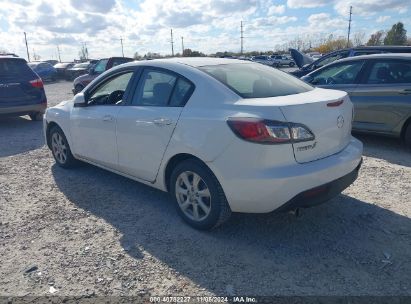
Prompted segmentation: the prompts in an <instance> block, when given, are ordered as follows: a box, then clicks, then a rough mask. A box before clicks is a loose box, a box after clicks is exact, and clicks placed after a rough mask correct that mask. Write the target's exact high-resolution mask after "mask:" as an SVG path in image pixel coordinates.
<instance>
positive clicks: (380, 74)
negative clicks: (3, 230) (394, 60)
mask: <svg viewBox="0 0 411 304" xmlns="http://www.w3.org/2000/svg"><path fill="white" fill-rule="evenodd" d="M377 78H378V79H381V80H387V79H389V78H390V71H389V70H388V68H387V67H380V68H379V69H378V70H377Z"/></svg>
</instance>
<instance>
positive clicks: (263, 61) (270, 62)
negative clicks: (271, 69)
mask: <svg viewBox="0 0 411 304" xmlns="http://www.w3.org/2000/svg"><path fill="white" fill-rule="evenodd" d="M251 61H254V62H258V63H261V64H265V65H268V66H274V65H275V64H274V61H273V60H272V59H271V57H270V56H268V55H258V56H253V57H251Z"/></svg>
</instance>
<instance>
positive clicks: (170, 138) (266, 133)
mask: <svg viewBox="0 0 411 304" xmlns="http://www.w3.org/2000/svg"><path fill="white" fill-rule="evenodd" d="M352 110H353V106H352V103H351V102H350V99H349V97H348V96H347V93H345V92H342V91H336V90H324V89H319V88H314V87H312V86H311V85H308V84H306V83H304V82H302V81H301V80H299V79H297V78H295V77H293V76H291V75H289V74H287V73H284V72H282V71H279V70H277V69H273V68H270V67H267V66H264V65H261V64H257V63H254V62H249V61H243V60H236V59H221V58H185V57H182V58H173V59H162V60H152V61H139V62H133V63H129V64H124V65H121V66H118V67H115V68H114V69H112V70H111V71H108V72H106V73H105V74H103V75H102V76H101V77H99V78H97V79H95V80H94V81H93V82H92V83H90V84H89V85H88V86H87V87H86V88H85V90H84V91H83V92H81V93H79V94H77V95H76V96H74V98H73V99H72V100H70V101H67V102H63V103H61V104H59V105H57V106H55V107H52V108H48V109H47V112H46V115H45V121H44V128H45V129H44V131H45V132H44V134H45V135H46V142H47V144H48V146H49V148H50V149H51V150H52V153H53V156H54V158H55V161H56V163H57V164H58V165H59V166H61V167H63V168H68V167H71V166H73V165H74V164H75V162H76V160H83V161H86V162H89V163H91V164H95V165H98V166H99V167H102V168H105V169H108V170H110V171H113V172H116V173H120V174H122V175H124V176H126V177H129V178H132V179H135V180H137V181H140V182H142V183H144V184H147V185H150V186H152V187H156V188H158V189H161V190H163V191H168V192H170V194H171V197H172V199H173V200H174V202H175V205H176V208H177V211H178V212H179V214H180V215H181V216H182V217H183V219H184V220H185V221H186V222H187V223H189V224H190V225H192V226H193V227H195V228H197V229H211V228H214V227H216V226H218V225H220V224H222V223H223V222H224V221H225V220H227V219H228V218H229V216H230V214H231V212H251V213H264V212H271V211H273V210H282V211H287V210H294V209H297V208H302V207H309V206H313V205H316V204H319V203H323V202H325V201H327V200H329V199H331V198H332V197H334V196H336V195H338V194H339V193H340V192H341V191H342V190H343V189H345V188H346V187H348V186H349V185H350V184H351V183H352V182H354V180H355V179H356V178H357V174H358V170H359V168H360V166H361V154H362V144H361V142H360V141H358V140H357V139H355V138H353V137H352V136H351V117H352Z"/></svg>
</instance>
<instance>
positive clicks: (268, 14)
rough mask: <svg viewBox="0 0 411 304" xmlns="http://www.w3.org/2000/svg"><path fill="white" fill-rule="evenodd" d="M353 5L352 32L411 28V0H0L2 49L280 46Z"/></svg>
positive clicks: (340, 22) (341, 26) (102, 52)
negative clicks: (402, 24) (242, 44)
mask: <svg viewBox="0 0 411 304" xmlns="http://www.w3.org/2000/svg"><path fill="white" fill-rule="evenodd" d="M350 5H352V6H353V15H352V20H353V21H352V35H354V34H355V33H364V36H365V38H366V39H367V38H368V37H369V36H370V34H371V33H373V32H376V31H378V30H387V29H389V28H391V26H392V25H393V24H394V23H397V22H398V21H401V22H403V23H404V25H405V28H406V29H408V30H409V36H411V0H361V1H358V0H357V1H356V0H278V1H273V0H260V1H258V0H237V1H236V0H219V1H218V0H179V1H176V0H13V1H10V0H1V3H0V50H7V51H9V52H14V53H16V54H18V55H19V56H21V57H26V49H25V43H24V32H26V33H27V40H28V44H29V51H30V53H31V54H32V53H33V52H35V53H36V54H37V55H40V56H41V59H42V60H46V59H57V57H58V56H57V46H59V49H60V54H61V59H62V61H71V60H73V59H74V58H78V54H79V50H80V48H81V46H82V45H83V44H84V43H86V45H87V48H88V51H89V57H90V58H101V57H109V56H121V42H120V39H123V45H124V54H125V56H128V57H132V56H133V55H134V53H135V52H138V53H139V54H141V55H143V54H145V53H147V52H158V53H161V54H162V55H166V54H171V43H170V42H171V38H170V29H173V34H174V39H173V40H174V50H175V53H177V52H180V53H181V49H182V46H181V37H184V47H185V48H190V49H192V50H198V51H201V52H204V53H206V54H212V53H215V52H217V51H234V52H238V51H240V21H243V23H244V37H245V38H244V51H252V50H258V51H268V50H274V49H275V48H278V47H280V46H282V45H285V44H286V43H287V42H288V41H291V40H294V39H296V38H300V39H305V40H310V41H311V40H312V41H313V44H315V43H316V42H317V41H319V40H320V39H322V38H324V37H327V36H328V35H330V34H332V35H334V36H336V37H337V36H344V37H345V36H346V35H347V27H348V13H349V7H350Z"/></svg>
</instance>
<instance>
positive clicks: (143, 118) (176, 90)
mask: <svg viewBox="0 0 411 304" xmlns="http://www.w3.org/2000/svg"><path fill="white" fill-rule="evenodd" d="M193 89H194V85H193V84H192V83H191V82H190V81H188V80H187V79H185V78H184V77H182V76H180V75H178V74H175V73H173V72H171V71H168V70H164V69H157V68H151V67H146V68H144V70H143V71H142V73H141V76H140V80H139V82H138V85H137V86H136V90H135V93H134V95H133V98H132V100H131V102H130V104H129V105H128V106H125V107H122V108H121V109H120V112H119V113H118V117H119V118H118V121H117V144H118V153H119V168H120V171H121V172H124V173H126V174H129V175H131V176H134V177H137V178H140V179H143V180H147V181H154V180H155V179H156V176H157V172H158V169H159V166H160V164H161V161H162V158H163V155H164V152H165V150H166V148H167V145H168V143H169V141H170V138H171V136H172V134H173V132H174V128H175V126H176V124H177V121H178V119H179V117H180V113H181V111H182V109H183V106H184V105H185V103H186V102H187V100H188V98H189V97H190V96H191V93H192V91H193Z"/></svg>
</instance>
